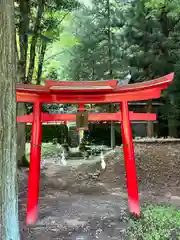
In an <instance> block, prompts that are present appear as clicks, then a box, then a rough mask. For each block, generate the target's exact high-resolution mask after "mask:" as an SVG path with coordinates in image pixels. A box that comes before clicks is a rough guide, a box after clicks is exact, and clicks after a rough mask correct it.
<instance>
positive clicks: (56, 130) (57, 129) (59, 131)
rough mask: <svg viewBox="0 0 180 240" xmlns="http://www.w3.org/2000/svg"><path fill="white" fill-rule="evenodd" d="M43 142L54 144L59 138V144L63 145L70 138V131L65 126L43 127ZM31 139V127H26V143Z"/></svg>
mask: <svg viewBox="0 0 180 240" xmlns="http://www.w3.org/2000/svg"><path fill="white" fill-rule="evenodd" d="M42 132H43V134H42V142H52V140H53V139H54V138H57V141H58V143H60V144H61V143H63V142H64V139H67V137H68V129H67V127H66V126H65V125H43V126H42ZM30 139H31V125H27V126H26V142H30Z"/></svg>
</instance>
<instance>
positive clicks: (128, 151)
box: [121, 102, 140, 216]
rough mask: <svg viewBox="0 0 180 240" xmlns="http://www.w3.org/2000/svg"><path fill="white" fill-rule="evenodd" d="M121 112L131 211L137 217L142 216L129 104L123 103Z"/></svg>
mask: <svg viewBox="0 0 180 240" xmlns="http://www.w3.org/2000/svg"><path fill="white" fill-rule="evenodd" d="M121 112H122V123H121V134H122V142H123V150H124V161H125V169H126V183H127V191H128V204H129V211H130V212H131V213H133V214H135V215H137V216H140V205H139V196H138V182H137V177H136V165H135V156H134V146H133V138H132V129H131V123H130V117H129V111H128V103H127V102H122V103H121Z"/></svg>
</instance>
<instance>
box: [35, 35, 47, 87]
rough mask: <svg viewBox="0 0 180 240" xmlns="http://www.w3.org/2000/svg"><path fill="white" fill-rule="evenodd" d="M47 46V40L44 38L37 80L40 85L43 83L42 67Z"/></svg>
mask: <svg viewBox="0 0 180 240" xmlns="http://www.w3.org/2000/svg"><path fill="white" fill-rule="evenodd" d="M46 48H47V41H46V40H43V39H42V44H41V50H40V55H39V63H38V75H37V82H36V84H37V85H40V83H41V76H42V69H43V63H44V56H45V53H46Z"/></svg>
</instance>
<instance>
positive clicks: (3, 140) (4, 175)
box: [0, 0, 20, 240]
mask: <svg viewBox="0 0 180 240" xmlns="http://www.w3.org/2000/svg"><path fill="white" fill-rule="evenodd" d="M0 26H1V27H0V53H1V54H0V171H1V174H0V187H1V189H0V191H1V192H0V193H1V195H0V199H1V202H0V204H1V210H2V213H1V218H2V231H1V237H2V238H1V239H3V240H12V239H16V240H19V239H20V236H19V221H18V192H17V162H16V153H17V147H16V90H15V86H16V76H17V75H16V74H17V68H16V52H15V19H14V1H13V0H1V1H0Z"/></svg>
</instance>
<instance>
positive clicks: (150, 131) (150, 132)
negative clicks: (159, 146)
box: [147, 100, 154, 137]
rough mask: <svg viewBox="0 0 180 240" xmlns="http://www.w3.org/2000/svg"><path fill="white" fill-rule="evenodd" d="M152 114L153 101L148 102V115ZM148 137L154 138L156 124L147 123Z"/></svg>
mask: <svg viewBox="0 0 180 240" xmlns="http://www.w3.org/2000/svg"><path fill="white" fill-rule="evenodd" d="M151 112H152V100H149V101H148V102H147V113H151ZM147 136H148V137H153V136H154V124H153V122H152V121H147Z"/></svg>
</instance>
